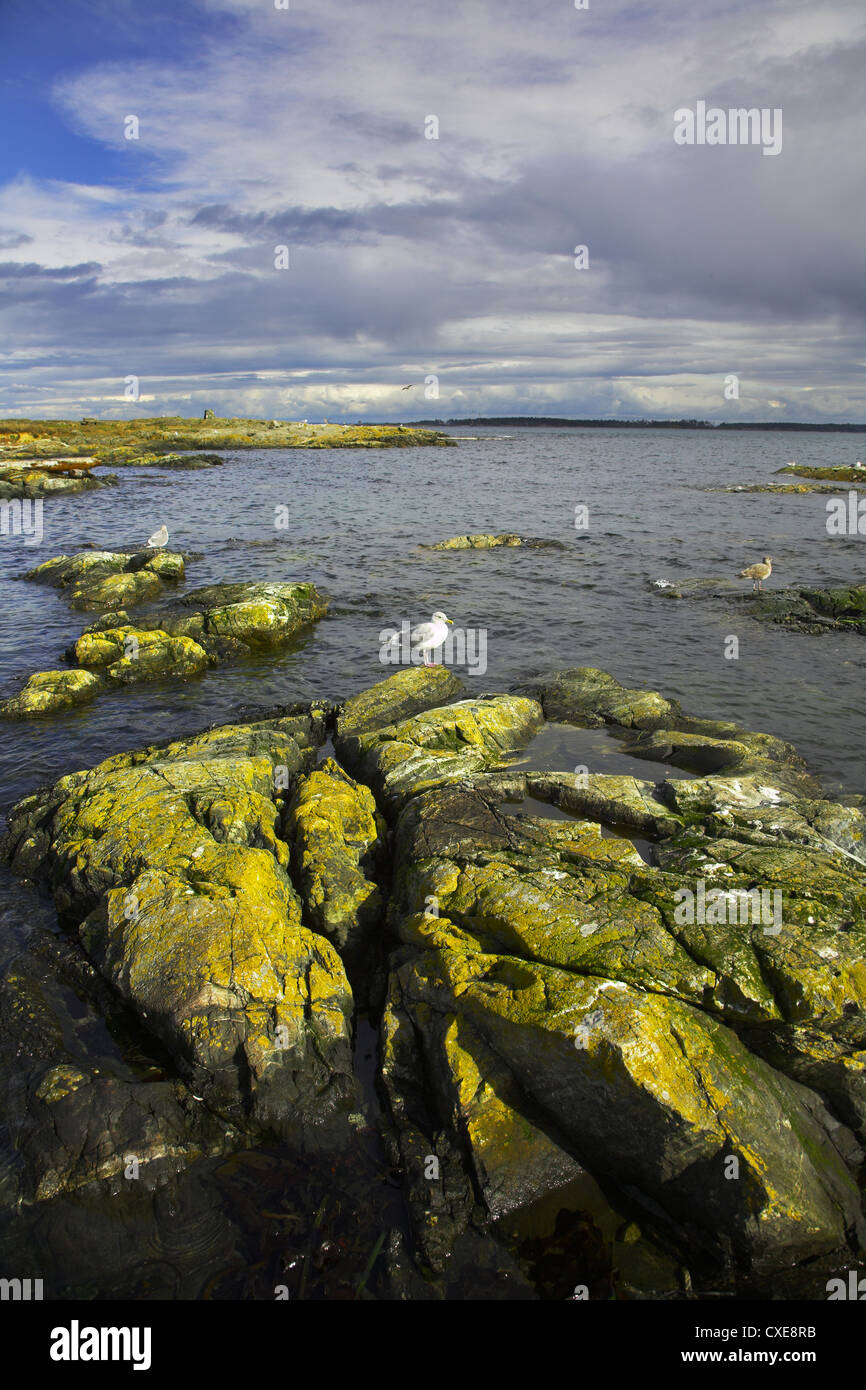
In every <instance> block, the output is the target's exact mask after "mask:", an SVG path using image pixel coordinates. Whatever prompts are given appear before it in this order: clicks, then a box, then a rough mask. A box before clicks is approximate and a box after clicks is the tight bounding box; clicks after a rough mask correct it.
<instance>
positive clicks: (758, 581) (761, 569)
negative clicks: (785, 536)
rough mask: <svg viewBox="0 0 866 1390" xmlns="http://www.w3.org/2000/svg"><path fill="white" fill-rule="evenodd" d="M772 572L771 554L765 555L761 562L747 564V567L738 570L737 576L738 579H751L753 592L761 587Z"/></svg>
mask: <svg viewBox="0 0 866 1390" xmlns="http://www.w3.org/2000/svg"><path fill="white" fill-rule="evenodd" d="M772 573H773V557H772V555H765V556H764V563H763V564H756V565H749V567H748V569H744V570H740V574H739V577H740V579H751V581H752V593H754V592H755V590H756V589H760V588H761V587H762V585H763V582H764V580H765V579H769V577H770V575H771V574H772Z"/></svg>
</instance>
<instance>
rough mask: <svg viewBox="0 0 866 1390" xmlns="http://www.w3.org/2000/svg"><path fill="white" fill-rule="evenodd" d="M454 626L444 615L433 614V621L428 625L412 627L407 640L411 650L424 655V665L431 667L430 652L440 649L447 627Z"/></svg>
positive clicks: (421, 624)
mask: <svg viewBox="0 0 866 1390" xmlns="http://www.w3.org/2000/svg"><path fill="white" fill-rule="evenodd" d="M453 626H454V624H453V622H452V621H451V619H450V618H447V617H446V616H445V614H444V613H434V614H433V621H432V622H429V623H419V624H418V626H417V627H413V628H412V631H411V632H410V633H409V640H410V642H411V643H412V646H413V648H415V649H416V650H417V651H419V652H423V654H424V665H425V666H432V665H433V664H434V663H433V662H432V661H428V660H427V657H428V656H429V654H430V652H432V651H435V649H436V647H441V646H442V643H443V642H444V641H445V638H446V637H447V636H448V629H449V627H453Z"/></svg>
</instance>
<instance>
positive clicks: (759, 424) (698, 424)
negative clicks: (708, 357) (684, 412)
mask: <svg viewBox="0 0 866 1390" xmlns="http://www.w3.org/2000/svg"><path fill="white" fill-rule="evenodd" d="M406 423H407V424H408V425H409V426H410V427H412V428H416V429H419V428H422V427H423V428H425V429H443V428H447V427H448V426H455V425H459V426H464V425H472V426H475V425H484V426H490V425H493V426H503V425H507V426H509V427H516V426H519V427H520V428H536V429H582V430H807V431H808V430H812V431H815V432H816V433H824V434H827V433H837V434H866V424H833V423H826V424H805V423H803V424H801V423H799V422H795V421H792V420H765V421H757V420H756V421H747V422H743V421H731V422H727V421H726V422H724V423H718V424H714V423H713V422H712V421H710V420H567V419H562V418H560V417H558V416H553V415H549V416H548V415H483V416H481V415H479V416H472V417H467V418H466V419H465V420H408V421H407V422H406Z"/></svg>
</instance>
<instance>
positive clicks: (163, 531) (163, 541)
mask: <svg viewBox="0 0 866 1390" xmlns="http://www.w3.org/2000/svg"><path fill="white" fill-rule="evenodd" d="M147 543H148V545H149V546H153V547H154V549H155V550H161V549H162V547H163V546H164V545H168V527H167V526H166V525H165V523H164V522H163V524H162V526H160V528H159V530H158V531H154V533H153V535H152V536H151V538H150V540H149V541H148V542H147Z"/></svg>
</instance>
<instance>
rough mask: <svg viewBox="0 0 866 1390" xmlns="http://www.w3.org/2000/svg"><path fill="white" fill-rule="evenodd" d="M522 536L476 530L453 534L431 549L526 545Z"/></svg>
mask: <svg viewBox="0 0 866 1390" xmlns="http://www.w3.org/2000/svg"><path fill="white" fill-rule="evenodd" d="M526 543H527V542H524V540H523V538H522V536H515V535H513V534H512V533H510V532H505V533H503V534H502V535H498V536H495V535H490V534H489V533H485V532H476V533H475V534H473V535H468V536H451V537H450V539H449V540H447V541H437V543H436V544H435V545H431V546H430V549H431V550H492V549H493V548H494V547H495V546H498V545H509V546H512V545H524V544H526Z"/></svg>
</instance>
